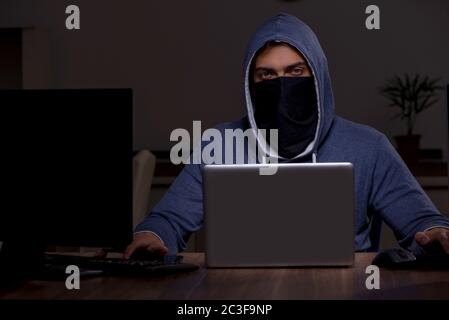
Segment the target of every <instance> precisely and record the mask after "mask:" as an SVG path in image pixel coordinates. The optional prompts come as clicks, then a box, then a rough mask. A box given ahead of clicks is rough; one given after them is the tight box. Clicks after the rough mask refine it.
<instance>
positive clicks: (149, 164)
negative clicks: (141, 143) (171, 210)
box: [133, 150, 156, 228]
mask: <svg viewBox="0 0 449 320" xmlns="http://www.w3.org/2000/svg"><path fill="white" fill-rule="evenodd" d="M155 167H156V157H155V156H154V154H152V153H151V152H150V151H148V150H140V151H138V152H137V153H136V154H135V155H134V157H133V227H134V228H135V227H136V226H137V224H138V223H139V222H141V221H142V220H143V219H144V218H145V216H146V215H147V214H148V212H149V200H150V190H151V183H152V181H153V176H154V168H155Z"/></svg>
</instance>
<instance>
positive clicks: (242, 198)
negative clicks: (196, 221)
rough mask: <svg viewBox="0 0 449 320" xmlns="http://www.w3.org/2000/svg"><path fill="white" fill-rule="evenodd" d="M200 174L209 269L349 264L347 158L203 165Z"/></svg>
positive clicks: (350, 223)
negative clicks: (262, 172) (263, 171)
mask: <svg viewBox="0 0 449 320" xmlns="http://www.w3.org/2000/svg"><path fill="white" fill-rule="evenodd" d="M267 166H277V172H276V173H275V174H274V175H260V174H259V173H260V171H259V169H260V168H261V167H265V168H267ZM203 179H204V180H203V193H204V215H205V216H204V218H205V237H206V264H207V266H208V267H289V266H290V267H293V266H350V265H352V264H353V261H354V216H355V215H354V206H355V204H354V201H355V200H354V173H353V165H352V164H351V163H346V162H339V163H299V164H268V165H267V164H244V165H206V166H204V170H203Z"/></svg>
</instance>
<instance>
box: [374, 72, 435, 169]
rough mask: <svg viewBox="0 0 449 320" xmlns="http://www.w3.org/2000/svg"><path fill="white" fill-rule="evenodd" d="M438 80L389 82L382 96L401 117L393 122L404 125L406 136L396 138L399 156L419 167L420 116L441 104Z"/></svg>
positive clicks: (398, 79)
mask: <svg viewBox="0 0 449 320" xmlns="http://www.w3.org/2000/svg"><path fill="white" fill-rule="evenodd" d="M438 82H439V79H429V77H428V76H421V75H419V74H416V75H415V76H413V77H411V76H409V75H408V74H405V75H404V76H403V77H399V76H397V75H395V76H393V77H392V78H390V79H388V80H387V82H386V84H385V85H384V86H383V87H382V88H380V90H379V93H380V94H382V95H383V96H384V97H386V98H387V99H388V100H390V104H389V105H388V106H389V107H396V108H398V109H399V113H398V114H396V115H395V116H394V117H392V118H391V120H393V119H396V118H400V119H401V120H403V121H404V122H405V128H406V134H405V135H398V136H395V137H394V138H395V140H396V144H397V148H398V152H399V154H400V155H401V157H402V158H403V159H404V161H406V162H407V163H416V162H417V161H418V159H419V142H420V139H421V135H419V134H415V133H414V131H413V129H414V127H415V123H416V119H417V116H418V115H419V114H420V113H421V112H422V111H424V110H426V109H428V108H430V107H431V106H433V105H434V104H435V103H436V102H437V101H438V91H440V90H442V89H443V87H442V86H440V85H438Z"/></svg>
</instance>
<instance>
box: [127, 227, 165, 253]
mask: <svg viewBox="0 0 449 320" xmlns="http://www.w3.org/2000/svg"><path fill="white" fill-rule="evenodd" d="M138 249H140V250H148V251H150V252H154V253H156V254H160V255H166V254H167V253H168V249H167V247H166V246H164V244H163V243H162V242H161V240H160V239H159V238H158V237H156V236H155V235H154V234H152V233H151V232H142V233H138V234H136V235H134V240H133V242H131V244H130V245H129V246H128V247H127V248H126V250H125V253H124V254H123V258H125V259H129V258H130V257H131V255H132V254H133V252H134V251H136V250H138Z"/></svg>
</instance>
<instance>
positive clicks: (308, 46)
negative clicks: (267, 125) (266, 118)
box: [243, 13, 335, 162]
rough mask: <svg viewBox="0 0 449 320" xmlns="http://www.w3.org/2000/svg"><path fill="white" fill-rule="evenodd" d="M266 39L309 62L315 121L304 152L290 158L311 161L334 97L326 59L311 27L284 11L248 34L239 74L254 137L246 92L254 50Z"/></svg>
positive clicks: (328, 123)
mask: <svg viewBox="0 0 449 320" xmlns="http://www.w3.org/2000/svg"><path fill="white" fill-rule="evenodd" d="M269 41H279V42H286V43H288V44H290V45H291V46H293V47H295V48H296V49H297V50H298V51H299V52H301V53H302V55H303V56H304V58H305V59H306V61H307V63H308V64H309V66H310V68H311V70H312V74H313V77H314V80H315V89H316V95H317V102H318V103H317V105H318V124H317V128H316V132H315V138H314V139H313V141H311V142H310V143H309V145H308V146H307V147H306V148H305V149H304V151H303V152H302V153H301V154H299V155H297V156H296V157H294V158H293V159H299V158H303V157H305V156H308V155H310V154H312V159H313V162H316V159H317V151H318V146H319V145H320V143H321V142H322V141H323V140H324V139H325V137H326V133H327V132H328V131H329V129H330V127H331V125H332V121H333V119H334V116H335V114H334V98H333V94H332V86H331V80H330V76H329V70H328V66H327V59H326V56H325V55H324V52H323V49H322V48H321V46H320V43H319V42H318V39H317V37H316V35H315V33H314V32H313V31H312V29H310V28H309V26H307V25H306V24H305V23H304V22H302V21H301V20H299V19H298V18H296V17H295V16H292V15H290V14H287V13H279V14H277V15H276V16H274V17H272V18H270V19H269V20H268V21H266V22H265V23H263V24H262V25H261V26H260V27H259V28H258V29H257V30H256V32H255V33H254V34H253V36H252V37H251V39H250V41H249V43H248V46H247V49H246V54H245V60H244V64H243V75H244V79H245V81H244V84H245V100H246V108H247V113H248V119H249V122H250V125H251V128H252V129H253V133H254V134H255V135H256V137H257V125H256V121H255V119H254V107H253V103H252V100H251V94H250V88H249V84H250V81H249V80H250V78H249V77H250V76H251V75H250V74H249V71H250V67H251V63H252V61H253V58H254V56H255V54H256V53H257V51H258V50H259V49H260V48H261V47H263V46H264V44H265V43H267V42H269ZM257 139H258V143H259V147H260V148H262V150H263V151H264V152H265V153H266V154H269V155H270V156H271V157H276V158H279V159H282V157H280V156H278V155H277V153H276V152H274V151H273V150H267V149H266V148H265V146H266V143H265V142H264V141H263V142H261V141H260V140H259V137H258V138H257Z"/></svg>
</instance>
